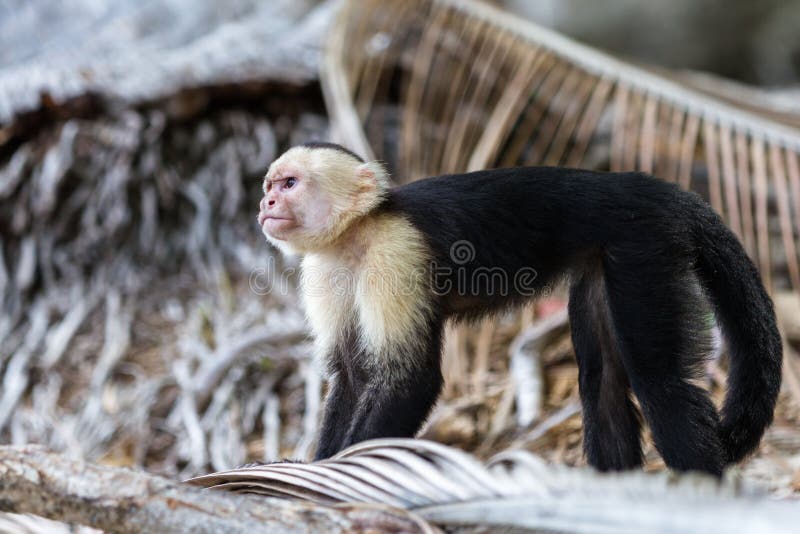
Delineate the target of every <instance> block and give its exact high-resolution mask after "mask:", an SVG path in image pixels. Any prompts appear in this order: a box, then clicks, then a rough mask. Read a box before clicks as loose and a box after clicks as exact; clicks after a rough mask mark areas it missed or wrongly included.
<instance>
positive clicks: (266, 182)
mask: <svg viewBox="0 0 800 534" xmlns="http://www.w3.org/2000/svg"><path fill="white" fill-rule="evenodd" d="M289 178H294V176H285V177H283V178H273V179H272V180H270V179H268V178H264V187H267V188H269V187H272V185H273V184H276V183H278V182H285V181H286V180H288V179H289Z"/></svg>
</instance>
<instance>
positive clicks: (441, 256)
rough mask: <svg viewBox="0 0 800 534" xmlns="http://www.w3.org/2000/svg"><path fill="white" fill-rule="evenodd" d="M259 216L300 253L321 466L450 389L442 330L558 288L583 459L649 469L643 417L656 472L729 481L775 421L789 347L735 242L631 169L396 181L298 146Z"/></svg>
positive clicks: (331, 148) (408, 430)
mask: <svg viewBox="0 0 800 534" xmlns="http://www.w3.org/2000/svg"><path fill="white" fill-rule="evenodd" d="M264 195H265V196H264V198H263V199H262V200H261V206H260V212H259V215H258V222H259V225H260V226H261V228H262V231H263V232H264V234H265V235H266V236H267V239H268V240H269V241H270V242H271V243H273V244H274V245H275V246H277V247H278V248H279V249H281V250H282V251H284V252H286V253H290V254H302V255H303V256H304V257H303V262H302V272H303V274H302V277H301V280H302V286H303V290H302V293H303V298H304V300H305V307H306V312H307V315H308V319H309V322H310V325H311V328H312V331H313V334H314V336H315V343H316V347H317V350H318V353H319V354H318V357H322V358H323V359H324V361H325V363H326V365H327V370H328V372H329V379H330V388H329V392H328V396H327V400H326V403H325V409H324V421H323V424H322V429H321V433H320V437H319V445H318V448H317V452H316V459H322V458H327V457H329V456H331V455H333V454H335V453H336V452H338V451H340V450H342V449H343V448H345V447H348V446H350V445H352V444H354V443H357V442H359V441H362V440H366V439H370V438H380V437H411V436H413V435H414V434H415V433H416V432H417V430H419V428H420V426H421V424H422V423H423V421H424V419H425V418H426V417H427V415H428V413H429V411H430V410H431V407H432V406H433V404H434V403H435V401H436V398H437V396H438V395H439V392H440V389H441V386H442V374H441V370H440V352H441V345H442V325H443V324H444V322H445V321H447V320H448V319H454V320H460V319H476V318H479V317H483V316H484V315H486V314H492V313H497V312H499V311H502V310H505V309H508V308H509V307H511V306H517V305H520V304H523V303H525V302H527V301H529V300H530V299H531V298H534V297H535V293H536V290H539V291H540V292H541V290H542V289H544V288H548V287H549V286H551V285H552V284H554V283H557V282H558V281H559V280H562V279H564V278H566V279H568V280H569V283H570V295H569V318H570V323H571V327H572V341H573V343H574V346H575V353H576V355H577V360H578V365H579V369H580V375H579V380H580V394H581V400H582V403H583V419H584V447H585V451H586V455H587V457H588V461H589V463H590V464H591V465H593V466H595V467H596V468H598V469H601V470H611V469H614V470H616V469H627V468H633V467H635V466H640V465H641V464H642V451H641V444H640V439H641V438H640V433H641V432H640V430H641V428H640V427H641V422H640V420H641V418H640V416H639V412H638V410H637V409H636V407H635V405H634V404H633V402H632V401H631V393H633V394H634V395H636V398H637V399H638V401H639V405H640V406H641V414H642V415H643V416H644V420H645V421H646V422H647V423H648V424H649V425H650V428H651V430H652V435H653V439H654V441H655V445H656V447H657V449H658V451H659V452H660V453H661V455H662V457H663V458H664V461H665V462H666V464H667V465H668V466H669V467H671V468H673V469H677V470H699V471H705V472H708V473H712V474H714V475H718V476H719V475H720V474H721V473H722V470H723V468H724V466H725V465H727V464H729V463H732V462H736V461H738V460H741V459H742V458H743V457H745V456H746V455H747V454H748V453H749V452H751V451H753V449H755V447H756V446H757V445H758V442H759V440H760V439H761V436H762V434H763V433H764V429H765V428H766V426H767V425H769V423H770V422H771V421H772V416H773V409H774V407H775V401H776V398H777V395H778V390H779V388H780V380H781V352H782V347H781V339H780V336H779V334H778V329H777V327H776V320H775V314H774V312H773V308H772V302H771V301H770V298H769V296H768V295H767V293H766V291H765V290H764V287H763V285H762V283H761V280H760V278H759V274H758V272H757V270H756V268H755V266H754V265H753V263H752V262H751V261H750V260H749V259H748V257H747V255H746V254H745V251H744V250H743V248H742V246H741V245H740V244H739V242H738V241H737V239H736V237H735V236H734V235H733V234H732V233H731V232H730V231H729V230H728V229H727V228H726V227H725V225H724V224H723V222H722V220H721V219H720V218H719V217H718V216H717V215H716V214H715V213H714V212H713V211H712V210H711V209H710V208H709V206H708V205H707V204H706V203H705V202H704V201H703V200H702V199H701V198H700V197H699V196H697V195H695V194H693V193H688V192H685V191H681V190H680V189H679V188H678V187H676V186H675V185H673V184H669V183H666V182H663V181H660V180H658V179H656V178H652V177H650V176H646V175H644V174H640V173H600V172H591V171H586V170H575V169H562V168H546V167H538V168H537V167H529V168H513V169H495V170H485V171H478V172H471V173H467V174H456V175H448V176H439V177H435V178H428V179H424V180H419V181H417V182H413V183H410V184H408V185H403V186H400V187H389V183H388V176H387V173H386V171H385V170H384V168H383V167H382V166H381V165H380V164H379V163H377V162H364V161H363V160H362V159H361V158H360V157H358V156H357V155H355V154H353V153H352V152H350V151H349V150H347V149H345V148H343V147H341V146H338V145H334V144H329V143H309V144H306V145H302V146H298V147H294V148H292V149H290V150H289V151H287V152H286V153H285V154H283V155H282V156H281V157H280V158H278V159H277V160H276V161H275V162H273V163H272V165H271V166H270V168H269V171H268V172H267V175H266V177H265V179H264ZM706 300H707V301H708V302H710V304H711V306H712V308H713V311H714V312H715V314H716V317H717V320H718V322H719V324H720V326H721V329H722V332H723V334H724V337H725V339H726V341H727V343H728V347H729V349H730V357H731V359H730V374H729V377H728V393H727V397H726V399H725V404H724V407H723V408H722V413H721V416H720V415H718V413H717V410H716V409H715V407H714V405H713V404H712V402H711V400H710V399H709V397H708V395H707V394H706V392H705V391H704V390H703V389H701V388H700V387H698V386H697V385H696V384H694V383H692V379H693V378H696V377H697V375H698V372H700V371H701V369H702V363H703V358H704V356H705V354H706V352H707V350H706V349H707V346H708V343H707V342H706V341H707V338H708V331H709V329H710V325H709V321H708V319H707V318H708V313H707V311H706V306H705V302H706Z"/></svg>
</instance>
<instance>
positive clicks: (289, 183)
mask: <svg viewBox="0 0 800 534" xmlns="http://www.w3.org/2000/svg"><path fill="white" fill-rule="evenodd" d="M296 183H297V178H294V177H292V176H290V177H289V178H287V179H286V181H285V182H284V184H283V186H284V187H285V188H286V189H291V188H292V187H294V184H296Z"/></svg>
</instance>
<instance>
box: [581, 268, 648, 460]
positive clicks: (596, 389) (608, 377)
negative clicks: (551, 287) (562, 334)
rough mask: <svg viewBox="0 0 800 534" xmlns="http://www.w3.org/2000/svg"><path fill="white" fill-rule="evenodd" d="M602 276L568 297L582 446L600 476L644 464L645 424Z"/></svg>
mask: <svg viewBox="0 0 800 534" xmlns="http://www.w3.org/2000/svg"><path fill="white" fill-rule="evenodd" d="M598 275H599V273H597V272H595V273H592V272H589V273H586V274H584V275H583V276H581V277H580V278H579V279H578V280H577V281H575V282H573V284H572V285H571V287H570V295H569V320H570V325H571V327H572V343H573V345H574V347H575V356H576V358H577V360H578V373H579V374H578V381H579V384H578V385H579V389H580V395H581V403H582V405H583V444H584V450H585V451H586V458H587V460H588V461H589V464H590V465H592V466H594V467H596V468H597V469H599V470H601V471H609V470H623V469H632V468H635V467H639V466H641V465H642V448H641V423H640V420H639V413H638V411H637V410H636V407H635V406H634V405H633V402H632V400H631V398H630V394H631V388H630V384H629V383H628V376H627V374H626V373H625V369H624V368H623V367H622V362H621V357H620V354H619V350H618V347H617V341H616V339H614V334H613V331H612V330H611V329H612V325H611V324H610V316H609V315H608V310H607V304H606V299H605V290H604V288H603V279H602V277H601V276H598Z"/></svg>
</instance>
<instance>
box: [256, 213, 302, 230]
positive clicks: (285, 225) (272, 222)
mask: <svg viewBox="0 0 800 534" xmlns="http://www.w3.org/2000/svg"><path fill="white" fill-rule="evenodd" d="M258 221H259V223H261V229H262V230H264V231H265V232H268V233H270V234H272V233H274V232H279V231H281V230H288V229H290V228H292V227H293V226H294V219H290V218H288V217H274V216H272V215H259V216H258Z"/></svg>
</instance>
